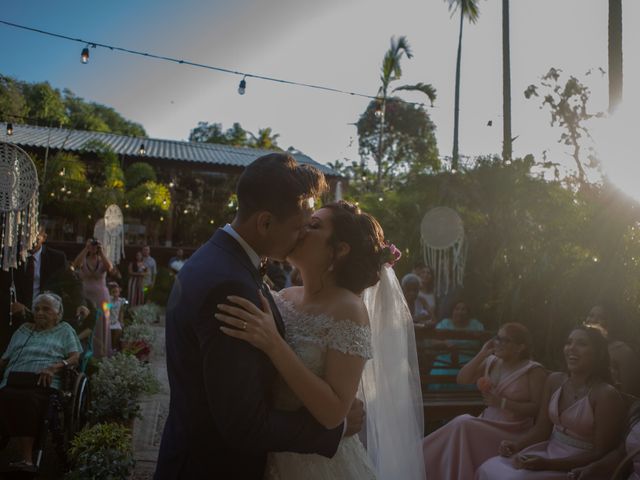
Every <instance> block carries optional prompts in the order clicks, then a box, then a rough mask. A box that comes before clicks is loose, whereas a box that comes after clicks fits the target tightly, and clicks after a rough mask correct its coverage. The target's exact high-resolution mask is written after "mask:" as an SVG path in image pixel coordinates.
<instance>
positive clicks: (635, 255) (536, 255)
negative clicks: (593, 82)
mask: <svg viewBox="0 0 640 480" xmlns="http://www.w3.org/2000/svg"><path fill="white" fill-rule="evenodd" d="M545 171H546V169H545V168H544V166H543V165H541V164H538V163H535V162H534V160H533V158H532V157H527V158H525V159H519V160H516V161H514V162H513V163H512V164H511V165H504V164H503V162H502V161H501V160H500V159H499V158H495V157H488V158H480V159H477V161H476V163H475V164H474V165H473V166H472V167H470V168H469V169H467V170H464V171H463V172H461V173H458V174H451V173H448V172H443V173H439V174H435V175H418V176H416V177H412V178H410V179H409V180H408V181H407V182H406V183H405V184H404V185H403V186H402V189H401V190H397V189H396V190H395V191H387V192H384V193H382V194H379V193H374V192H365V193H362V194H358V196H357V197H355V198H352V199H353V200H357V201H358V202H359V204H360V206H361V207H362V208H363V209H364V210H365V211H367V212H369V213H372V214H373V215H375V216H376V218H378V220H379V221H380V223H381V225H382V226H383V228H384V230H385V232H386V237H387V240H389V241H391V242H392V243H394V244H396V246H398V248H400V249H401V250H402V252H403V253H404V257H403V258H402V259H401V261H400V263H399V264H398V265H397V267H396V270H397V273H398V275H399V276H401V275H402V274H404V273H406V272H408V271H410V269H411V268H412V264H413V263H414V262H415V261H418V260H423V256H422V248H421V245H420V232H419V226H420V222H421V219H422V217H423V216H424V214H425V213H426V212H427V211H428V210H430V209H431V208H433V207H435V206H449V207H451V208H453V209H455V210H456V211H457V212H458V213H459V214H460V215H461V217H462V219H463V222H464V226H465V236H466V242H467V245H468V255H467V267H466V272H465V280H464V282H465V283H464V296H465V299H466V300H467V301H468V303H469V304H470V306H471V309H472V312H473V314H474V316H475V317H477V318H479V319H480V320H481V321H483V323H485V325H486V326H487V327H488V328H489V329H496V328H497V326H498V325H499V324H501V323H504V322H508V321H518V322H521V323H524V324H525V325H527V326H528V327H529V328H530V329H531V331H532V333H533V335H534V339H535V343H536V347H537V349H536V350H537V356H538V358H540V359H542V360H544V361H545V362H547V363H546V364H547V366H548V367H549V368H557V367H559V366H561V362H560V361H557V362H556V363H555V365H554V360H560V359H558V358H557V357H558V355H559V354H560V353H561V351H562V349H561V345H562V342H563V341H564V337H565V335H566V333H567V330H568V329H569V328H570V327H571V326H572V325H575V324H576V323H577V322H579V321H582V320H583V319H584V317H585V316H586V313H587V312H588V310H589V309H590V307H591V306H592V305H594V304H596V303H599V302H602V303H605V304H607V305H615V306H616V307H617V308H616V315H615V320H614V322H615V323H616V324H615V325H614V327H613V328H614V329H615V330H617V331H618V332H616V336H618V338H626V339H632V338H637V337H638V333H639V332H638V324H637V319H638V318H639V317H640V307H639V305H640V281H639V280H638V279H639V278H640V242H638V240H639V239H640V208H639V206H638V205H637V204H636V203H634V202H631V201H630V200H629V199H628V198H626V197H624V196H623V195H621V194H620V192H618V191H616V190H615V188H613V187H612V186H610V185H607V184H605V185H600V186H598V185H587V187H585V188H583V189H580V190H578V191H575V190H573V189H571V188H568V187H567V186H566V185H564V184H563V183H562V182H560V181H549V180H546V179H545V178H544V177H543V173H544V172H545Z"/></svg>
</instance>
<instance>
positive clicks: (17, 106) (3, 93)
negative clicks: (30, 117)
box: [0, 75, 28, 121]
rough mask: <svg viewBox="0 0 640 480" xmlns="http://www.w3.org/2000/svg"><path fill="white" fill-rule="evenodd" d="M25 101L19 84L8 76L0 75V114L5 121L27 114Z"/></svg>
mask: <svg viewBox="0 0 640 480" xmlns="http://www.w3.org/2000/svg"><path fill="white" fill-rule="evenodd" d="M27 112H28V107H27V102H26V100H25V98H24V95H22V89H21V87H20V84H19V83H18V82H16V81H15V80H14V79H12V78H10V77H5V76H4V75H0V114H1V115H2V117H3V119H4V120H5V121H12V120H13V119H19V118H22V117H24V116H26V115H27Z"/></svg>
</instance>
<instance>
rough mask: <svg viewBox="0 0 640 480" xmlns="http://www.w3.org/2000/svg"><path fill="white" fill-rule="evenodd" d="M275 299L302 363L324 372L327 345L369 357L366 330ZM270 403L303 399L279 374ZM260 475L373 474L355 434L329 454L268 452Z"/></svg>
mask: <svg viewBox="0 0 640 480" xmlns="http://www.w3.org/2000/svg"><path fill="white" fill-rule="evenodd" d="M274 299H275V301H276V304H277V306H278V309H279V310H280V313H281V314H282V320H283V322H284V324H285V328H286V334H285V339H286V341H287V343H288V344H289V345H290V346H291V348H292V349H293V350H294V351H295V353H296V354H297V355H298V357H300V359H301V360H302V362H303V363H304V364H305V365H306V366H307V368H309V369H310V370H311V371H313V372H314V373H315V374H317V375H319V376H322V375H323V374H324V368H325V359H326V353H327V349H332V350H338V351H340V352H343V353H346V354H349V355H357V356H359V357H362V358H365V359H370V358H371V330H370V328H369V327H368V326H361V325H357V324H355V323H354V322H352V321H350V320H340V321H336V320H334V319H333V318H331V317H330V316H328V315H324V314H320V315H310V314H307V313H303V312H300V311H298V310H297V309H296V307H295V306H294V305H293V304H292V303H291V302H289V301H287V300H285V299H284V298H283V297H282V295H278V294H275V295H274ZM274 403H275V407H276V408H278V409H281V410H297V409H299V408H300V407H302V406H303V405H302V403H301V402H300V400H298V398H297V397H296V396H295V395H294V393H293V392H292V391H291V390H290V389H289V387H288V386H287V385H286V384H285V383H284V381H283V380H282V379H281V378H279V380H278V381H277V383H276V385H275V391H274ZM265 478H266V479H268V480H298V479H304V480H335V479H341V480H370V479H371V480H375V479H376V474H375V470H374V467H373V464H372V462H371V460H370V459H369V457H368V455H367V452H366V450H365V448H364V446H363V445H362V443H361V442H360V439H359V438H358V436H357V435H354V436H351V437H345V438H343V439H342V440H341V441H340V444H339V446H338V450H337V452H336V454H335V455H334V457H333V458H326V457H323V456H321V455H316V454H300V453H291V452H272V453H270V454H269V457H268V461H267V468H266V473H265Z"/></svg>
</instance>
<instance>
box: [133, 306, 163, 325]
mask: <svg viewBox="0 0 640 480" xmlns="http://www.w3.org/2000/svg"><path fill="white" fill-rule="evenodd" d="M161 310H162V309H161V308H160V307H159V306H158V305H156V304H155V303H146V304H144V305H138V306H135V307H131V308H130V309H129V313H130V315H131V318H132V324H145V325H151V324H152V323H154V322H155V321H156V320H158V317H159V316H160V313H161Z"/></svg>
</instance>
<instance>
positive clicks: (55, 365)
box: [0, 293, 82, 471]
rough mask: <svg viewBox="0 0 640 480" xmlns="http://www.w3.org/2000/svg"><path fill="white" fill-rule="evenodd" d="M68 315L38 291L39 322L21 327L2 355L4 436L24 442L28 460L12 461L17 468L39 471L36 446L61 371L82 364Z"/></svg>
mask: <svg viewBox="0 0 640 480" xmlns="http://www.w3.org/2000/svg"><path fill="white" fill-rule="evenodd" d="M62 313H63V312H62V300H61V299H60V297H59V296H58V295H56V294H53V293H42V294H40V295H38V296H37V297H36V299H35V300H34V301H33V322H34V323H24V324H22V325H21V326H20V328H18V330H16V332H15V333H14V334H13V336H12V337H11V341H10V342H9V346H8V347H7V350H6V351H5V352H4V354H3V355H2V358H1V359H0V372H3V374H2V381H1V382H0V436H1V437H4V438H7V437H15V438H17V440H18V442H19V445H20V451H21V453H22V460H21V461H19V462H16V463H15V464H12V467H15V468H21V469H24V470H30V471H33V470H34V469H35V467H34V465H33V444H34V441H35V437H36V435H37V433H38V431H39V429H40V426H41V425H42V421H43V418H44V415H45V413H46V408H47V405H48V400H49V395H50V394H51V390H50V389H59V388H60V384H61V378H60V373H61V372H62V371H63V370H64V368H65V367H66V366H67V365H77V364H78V358H79V357H80V352H81V351H82V345H81V344H80V340H78V336H77V335H76V332H75V331H74V330H73V328H72V327H71V325H69V324H68V323H66V322H61V321H60V320H61V319H62ZM12 373H13V374H14V375H11V374H12ZM16 374H17V375H16ZM18 380H21V381H19V382H18Z"/></svg>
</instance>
